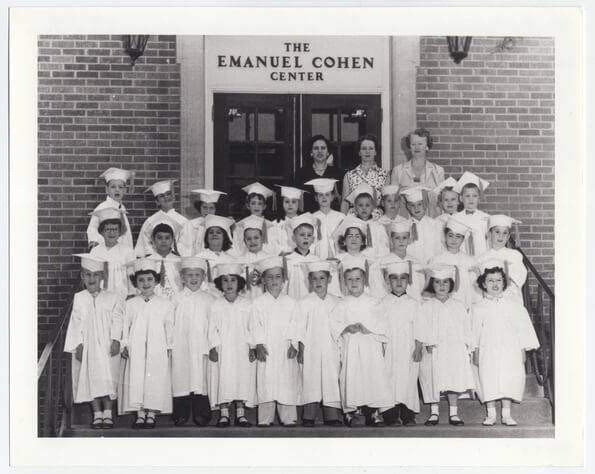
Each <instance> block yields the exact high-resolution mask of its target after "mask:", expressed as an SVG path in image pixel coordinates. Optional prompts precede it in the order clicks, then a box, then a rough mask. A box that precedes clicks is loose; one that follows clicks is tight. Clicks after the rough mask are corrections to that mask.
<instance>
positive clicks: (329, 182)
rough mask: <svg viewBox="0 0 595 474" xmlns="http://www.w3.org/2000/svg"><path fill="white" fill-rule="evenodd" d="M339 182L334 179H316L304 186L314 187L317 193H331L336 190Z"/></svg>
mask: <svg viewBox="0 0 595 474" xmlns="http://www.w3.org/2000/svg"><path fill="white" fill-rule="evenodd" d="M337 182H338V180H336V179H332V178H316V179H311V180H310V181H306V182H305V183H304V184H307V185H310V186H313V187H314V192H316V193H330V192H331V191H332V190H333V189H335V185H336V183H337Z"/></svg>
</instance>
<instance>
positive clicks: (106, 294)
mask: <svg viewBox="0 0 595 474" xmlns="http://www.w3.org/2000/svg"><path fill="white" fill-rule="evenodd" d="M123 311H124V299H123V298H121V297H120V296H119V295H118V294H117V293H113V292H110V291H104V290H102V291H100V292H99V293H98V294H97V296H95V298H93V296H92V295H91V293H89V292H88V291H87V290H83V291H79V292H78V293H75V295H74V301H73V304H72V313H71V316H70V321H69V322H68V329H67V331H66V339H65V341H64V352H72V393H73V397H74V403H83V402H90V401H92V400H93V399H94V398H98V397H104V396H108V397H110V399H112V400H115V399H116V393H117V385H118V376H119V367H120V354H117V355H116V356H114V357H112V356H111V355H110V346H111V343H112V340H116V341H120V339H121V338H122V317H123ZM79 344H82V345H83V354H82V360H81V362H79V361H77V360H76V357H75V352H76V348H77V347H78V346H79Z"/></svg>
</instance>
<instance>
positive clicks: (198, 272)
mask: <svg viewBox="0 0 595 474" xmlns="http://www.w3.org/2000/svg"><path fill="white" fill-rule="evenodd" d="M204 279H205V272H204V270H203V269H202V268H184V269H183V270H182V281H183V282H184V286H185V287H186V288H188V289H189V290H191V291H197V290H199V289H200V285H202V282H203V280H204Z"/></svg>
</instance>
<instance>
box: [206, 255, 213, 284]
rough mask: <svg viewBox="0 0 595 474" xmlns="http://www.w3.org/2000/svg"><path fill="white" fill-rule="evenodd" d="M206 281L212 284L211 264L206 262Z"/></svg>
mask: <svg viewBox="0 0 595 474" xmlns="http://www.w3.org/2000/svg"><path fill="white" fill-rule="evenodd" d="M207 281H208V282H209V283H213V274H212V273H211V264H210V262H209V261H208V260H207Z"/></svg>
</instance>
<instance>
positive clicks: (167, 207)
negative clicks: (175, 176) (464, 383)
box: [134, 180, 188, 257]
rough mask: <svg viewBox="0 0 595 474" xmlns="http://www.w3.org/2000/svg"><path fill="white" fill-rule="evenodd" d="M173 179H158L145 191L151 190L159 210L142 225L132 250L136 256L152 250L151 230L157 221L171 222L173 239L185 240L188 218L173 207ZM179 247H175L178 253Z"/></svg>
mask: <svg viewBox="0 0 595 474" xmlns="http://www.w3.org/2000/svg"><path fill="white" fill-rule="evenodd" d="M174 182H175V180H166V181H158V182H156V183H154V184H153V185H151V186H150V187H149V188H147V189H146V191H151V192H152V193H153V196H154V197H155V202H156V203H157V207H158V208H159V210H158V211H157V212H156V213H155V214H153V215H152V216H150V217H149V218H148V219H147V220H146V221H145V222H144V223H143V225H142V227H141V229H140V232H139V234H138V240H137V241H136V247H135V248H134V252H135V253H136V256H137V257H144V256H146V255H147V254H149V253H151V252H152V251H153V249H152V246H151V245H152V237H153V236H152V230H153V228H154V227H155V225H156V223H157V222H164V221H166V222H168V221H169V222H172V223H173V225H172V228H173V230H174V241H175V242H176V244H177V243H178V242H186V241H187V238H186V237H185V236H184V229H186V228H187V224H188V219H187V218H186V217H184V216H183V215H182V214H180V213H179V212H178V211H176V210H175V209H174V206H175V204H176V196H175V194H174ZM179 250H180V249H176V252H177V253H178V254H179V253H180V252H179Z"/></svg>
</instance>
